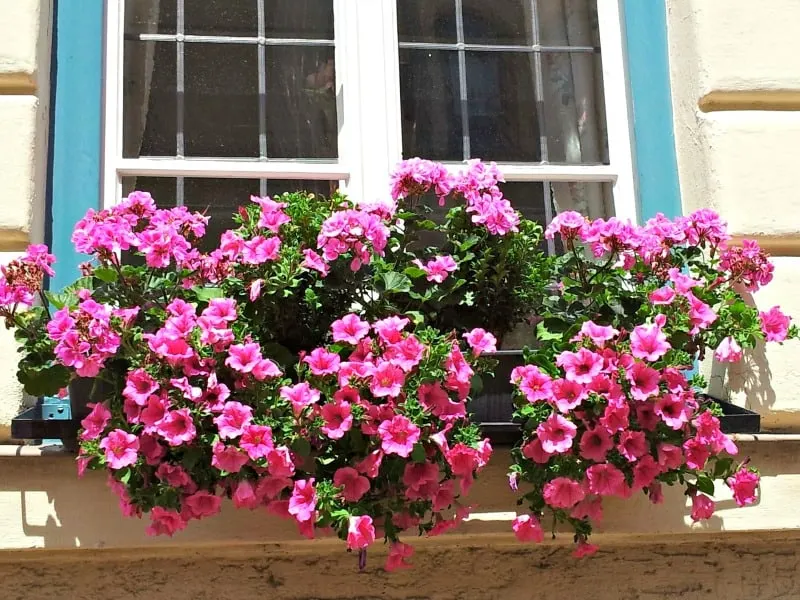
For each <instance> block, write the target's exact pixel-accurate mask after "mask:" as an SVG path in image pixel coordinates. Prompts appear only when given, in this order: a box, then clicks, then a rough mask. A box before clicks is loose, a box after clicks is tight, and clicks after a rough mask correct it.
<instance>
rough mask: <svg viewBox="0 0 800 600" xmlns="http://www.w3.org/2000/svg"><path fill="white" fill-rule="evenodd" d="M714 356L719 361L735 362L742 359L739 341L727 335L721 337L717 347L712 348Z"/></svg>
mask: <svg viewBox="0 0 800 600" xmlns="http://www.w3.org/2000/svg"><path fill="white" fill-rule="evenodd" d="M714 358H716V359H717V360H718V361H719V362H724V363H725V362H728V363H735V362H739V361H740V360H742V347H741V346H740V345H739V343H738V342H737V341H736V340H735V339H733V338H732V337H730V336H728V337H726V338H725V339H723V340H722V341H721V342H720V343H719V346H717V349H716V350H714Z"/></svg>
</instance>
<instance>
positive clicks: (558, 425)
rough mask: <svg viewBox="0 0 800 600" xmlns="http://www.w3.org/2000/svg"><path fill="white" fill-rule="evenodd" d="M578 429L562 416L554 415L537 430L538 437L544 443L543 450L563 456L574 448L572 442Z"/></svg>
mask: <svg viewBox="0 0 800 600" xmlns="http://www.w3.org/2000/svg"><path fill="white" fill-rule="evenodd" d="M577 430H578V428H577V427H576V426H575V424H574V423H572V422H571V421H568V420H567V419H565V418H564V417H562V416H561V415H558V414H555V413H553V414H552V415H550V416H549V417H547V419H546V420H545V421H544V422H542V423H540V424H539V426H538V427H537V428H536V437H538V438H539V439H540V440H541V442H542V449H543V450H544V451H545V452H547V453H550V454H563V453H565V452H568V451H569V449H570V448H572V441H573V439H574V438H575V432H576V431H577Z"/></svg>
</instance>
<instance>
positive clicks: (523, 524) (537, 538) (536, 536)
mask: <svg viewBox="0 0 800 600" xmlns="http://www.w3.org/2000/svg"><path fill="white" fill-rule="evenodd" d="M511 528H512V529H513V530H514V535H515V536H517V539H518V540H519V541H520V542H541V541H542V540H544V532H543V531H542V524H541V523H539V519H537V518H536V517H535V516H534V515H519V516H518V517H517V518H515V519H514V522H513V523H512V525H511Z"/></svg>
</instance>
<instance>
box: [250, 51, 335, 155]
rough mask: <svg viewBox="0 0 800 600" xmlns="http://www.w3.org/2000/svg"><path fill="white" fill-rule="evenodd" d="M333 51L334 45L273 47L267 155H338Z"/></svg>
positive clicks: (269, 68)
mask: <svg viewBox="0 0 800 600" xmlns="http://www.w3.org/2000/svg"><path fill="white" fill-rule="evenodd" d="M333 54H334V51H333V48H312V47H298V46H271V47H268V48H267V81H266V89H267V156H269V157H271V158H336V157H337V156H338V146H337V139H338V124H337V119H336V86H335V73H334V70H335V69H334V59H333ZM256 131H257V129H256Z"/></svg>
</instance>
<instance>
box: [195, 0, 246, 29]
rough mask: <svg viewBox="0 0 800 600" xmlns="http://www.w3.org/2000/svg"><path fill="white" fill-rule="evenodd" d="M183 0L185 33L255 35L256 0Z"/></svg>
mask: <svg viewBox="0 0 800 600" xmlns="http://www.w3.org/2000/svg"><path fill="white" fill-rule="evenodd" d="M179 1H180V0H179ZM183 3H184V5H185V8H184V15H185V16H184V24H185V30H184V33H188V34H191V35H231V36H252V37H255V36H257V35H258V0H183Z"/></svg>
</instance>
